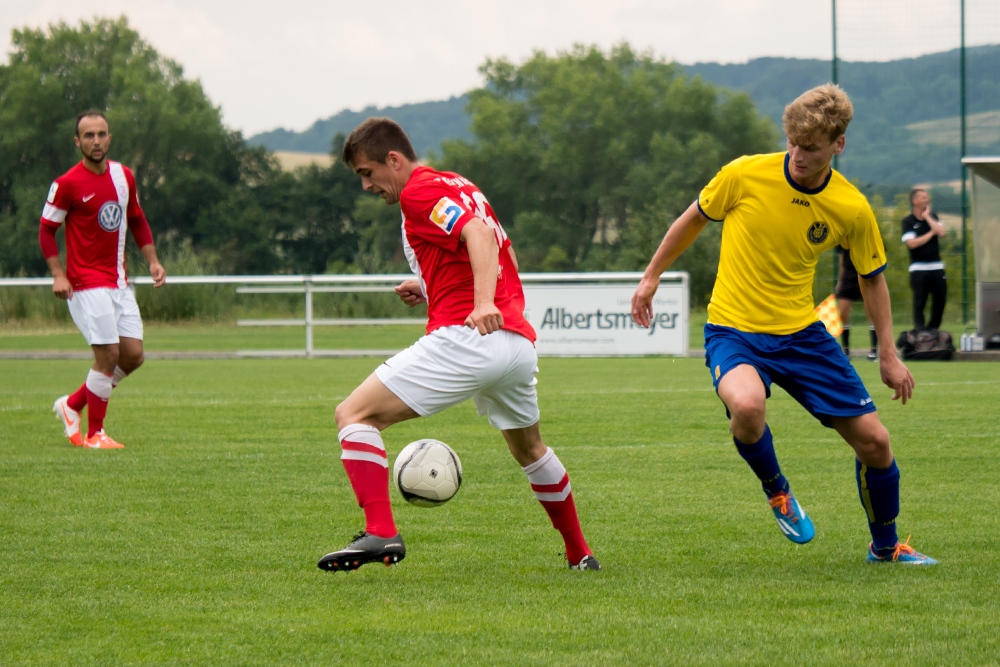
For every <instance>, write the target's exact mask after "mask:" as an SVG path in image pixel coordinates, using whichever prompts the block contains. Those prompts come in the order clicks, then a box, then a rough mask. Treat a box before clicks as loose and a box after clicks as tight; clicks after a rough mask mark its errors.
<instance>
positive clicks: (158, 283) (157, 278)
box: [149, 262, 167, 287]
mask: <svg viewBox="0 0 1000 667" xmlns="http://www.w3.org/2000/svg"><path fill="white" fill-rule="evenodd" d="M149 275H150V276H151V277H152V278H153V287H162V286H163V283H164V282H166V280H167V271H166V269H164V268H163V265H162V264H160V263H159V262H153V263H152V264H150V265H149Z"/></svg>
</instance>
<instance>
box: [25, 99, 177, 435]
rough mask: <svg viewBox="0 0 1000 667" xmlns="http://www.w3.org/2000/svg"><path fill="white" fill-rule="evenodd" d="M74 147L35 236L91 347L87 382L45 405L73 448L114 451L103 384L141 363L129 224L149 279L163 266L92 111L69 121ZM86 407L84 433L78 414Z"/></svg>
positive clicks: (127, 178)
mask: <svg viewBox="0 0 1000 667" xmlns="http://www.w3.org/2000/svg"><path fill="white" fill-rule="evenodd" d="M75 141H76V145H77V146H78V147H79V148H80V152H81V153H82V154H83V160H82V161H81V162H80V163H79V164H78V165H76V166H75V167H73V168H72V169H70V170H69V171H67V172H66V173H65V174H63V175H62V176H60V177H59V178H57V179H56V180H55V182H53V183H52V187H51V188H50V189H49V196H48V198H47V200H46V202H45V207H44V209H43V210H42V223H41V227H40V229H39V232H38V241H39V243H40V244H41V246H42V253H43V254H44V255H45V261H46V263H48V265H49V271H51V272H52V278H53V283H52V292H53V293H54V294H55V295H56V296H57V297H59V298H60V299H66V302H67V304H68V305H69V312H70V315H72V316H73V322H74V323H75V324H76V326H77V327H78V328H79V329H80V333H82V334H83V337H84V338H86V339H87V343H88V344H89V345H90V346H91V347H92V348H93V350H94V365H93V367H92V368H91V369H90V373H89V374H88V375H87V381H86V382H85V383H84V384H83V386H81V387H80V388H79V389H77V390H76V391H75V392H74V393H72V394H70V395H67V396H61V397H59V398H58V399H56V402H55V405H53V406H52V410H53V411H54V412H55V413H56V416H57V417H58V418H59V419H61V420H62V422H63V426H64V427H65V429H66V437H68V438H69V439H70V441H71V442H72V443H73V444H74V445H76V446H81V445H82V446H85V447H90V448H92V449H119V448H121V447H122V445H121V444H119V443H117V442H115V441H114V440H112V439H111V438H110V437H108V436H107V435H106V434H105V433H104V416H105V414H106V412H107V409H108V399H110V398H111V390H112V389H113V388H114V387H115V386H117V385H118V383H119V382H121V381H122V379H123V378H124V377H125V376H127V375H128V374H129V373H131V372H132V371H134V370H135V369H136V368H138V367H139V366H140V365H142V360H143V357H142V319H141V318H140V317H139V306H138V305H137V304H136V302H135V297H134V296H133V295H132V291H131V290H130V289H129V288H128V282H127V280H126V278H125V236H126V230H131V232H132V238H133V239H135V242H136V243H137V244H138V245H139V250H141V251H142V254H143V256H145V258H146V261H147V262H149V273H150V275H151V276H152V277H153V281H154V285H155V286H156V287H159V286H160V285H162V284H163V281H164V279H165V278H166V272H165V271H164V270H163V267H162V266H161V265H160V261H159V260H158V259H157V258H156V248H155V247H154V245H153V235H152V233H151V232H150V230H149V223H147V222H146V216H145V215H144V214H143V212H142V208H140V207H139V198H138V196H137V195H136V191H135V178H134V177H133V176H132V172H131V171H130V170H129V168H128V167H126V166H124V165H122V164H120V163H118V162H112V161H110V160H108V159H107V155H108V147H109V146H110V144H111V134H110V133H109V132H108V121H107V119H106V118H105V117H104V114H103V113H101V112H100V111H85V112H83V113H81V114H80V115H79V116H77V119H76V137H75ZM62 224H65V225H66V271H65V272H64V271H63V266H62V262H61V261H60V259H59V247H58V246H57V245H56V229H58V228H59V226H60V225H62ZM85 407H86V408H87V435H86V437H84V436H83V435H82V434H81V433H80V421H81V420H80V413H81V412H82V411H83V409H84V408H85Z"/></svg>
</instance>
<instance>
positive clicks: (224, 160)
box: [0, 17, 779, 303]
mask: <svg viewBox="0 0 1000 667" xmlns="http://www.w3.org/2000/svg"><path fill="white" fill-rule="evenodd" d="M12 44H13V50H12V52H11V54H10V59H9V62H8V64H7V65H4V66H0V236H2V238H3V243H2V244H0V274H3V275H8V276H9V275H45V273H46V267H45V263H44V261H43V259H42V257H41V252H40V251H39V249H38V244H37V231H38V218H39V214H40V210H41V206H42V203H43V202H44V200H45V196H46V192H47V189H48V187H49V184H50V183H51V181H52V180H53V179H54V178H55V177H56V176H58V175H60V174H62V173H63V172H65V171H66V170H67V169H68V168H69V167H71V166H72V165H73V164H75V163H76V162H77V161H78V160H79V155H78V153H77V149H76V147H75V146H74V144H73V142H72V137H73V134H74V122H75V117H76V114H77V113H78V112H79V111H81V110H84V109H89V108H96V109H102V110H105V112H106V114H107V117H108V121H109V125H110V128H111V132H112V135H113V141H112V148H111V153H110V154H111V157H112V158H113V159H116V160H120V161H122V162H123V163H125V164H128V165H130V166H131V167H132V169H133V171H134V172H135V175H136V180H137V183H138V188H139V192H140V196H141V202H142V206H143V208H144V209H145V211H146V214H147V217H148V218H149V220H150V224H151V226H152V228H153V231H154V235H155V238H156V241H157V244H158V246H159V247H160V248H161V255H162V256H163V257H164V259H165V261H166V263H167V268H168V270H169V269H170V266H169V262H170V260H171V253H172V252H173V251H174V250H177V249H184V252H186V253H187V256H188V257H189V256H190V254H191V253H194V254H195V255H196V256H197V257H198V258H199V259H198V262H197V265H198V266H199V267H201V268H202V269H203V270H205V271H211V272H217V273H232V274H251V273H325V272H326V273H331V272H333V273H340V272H390V271H400V270H405V268H406V264H405V260H404V258H403V256H402V252H401V244H400V241H399V220H400V218H399V211H398V207H387V206H385V205H384V204H383V203H382V202H381V200H380V199H378V198H376V197H374V196H372V195H368V194H366V193H364V192H363V191H362V190H361V185H360V182H359V181H360V179H358V178H357V177H356V176H355V175H354V174H352V173H351V171H350V170H349V169H348V168H347V167H345V166H344V165H343V164H341V163H340V162H339V161H335V162H334V164H333V165H332V166H331V167H329V168H320V167H316V166H314V167H310V168H304V169H299V170H297V171H295V172H293V173H286V172H282V171H281V170H280V169H279V168H278V166H277V163H276V162H275V160H274V159H273V157H272V156H271V155H270V154H269V153H268V152H267V151H266V150H265V149H264V148H261V147H251V146H248V145H247V142H246V141H245V140H244V138H243V137H242V135H241V134H240V133H239V132H235V131H232V130H229V129H227V128H226V127H225V125H224V124H223V122H222V117H221V113H220V109H219V107H217V106H215V105H213V104H212V102H211V101H210V100H209V99H208V97H207V96H206V95H205V93H204V91H203V89H202V87H201V85H200V83H199V82H198V81H195V80H190V79H186V78H184V76H183V69H182V68H181V66H180V65H179V64H177V63H176V62H174V61H172V60H170V59H168V58H164V57H163V56H161V55H160V54H158V53H157V52H156V50H155V49H154V48H153V47H152V46H151V45H149V44H148V43H147V42H146V41H145V40H143V39H142V38H141V36H140V35H139V34H138V33H137V32H136V31H134V30H133V29H132V28H131V27H129V25H128V22H127V20H126V19H125V18H124V17H123V18H119V19H116V20H112V19H99V20H95V21H93V22H89V23H88V22H83V23H80V24H79V25H77V26H70V25H67V24H64V23H60V24H57V25H51V26H49V27H48V29H47V30H43V29H36V30H33V29H24V30H15V31H14V33H13V39H12ZM481 73H482V75H483V77H484V85H483V87H482V88H479V89H477V90H474V91H472V92H471V93H470V94H469V105H468V112H469V114H470V116H471V119H472V122H471V125H470V131H471V136H472V138H471V139H470V140H452V141H446V142H444V143H443V144H442V145H441V149H440V152H439V154H432V155H431V156H430V162H431V163H432V164H433V165H434V166H435V167H437V168H441V169H446V170H454V171H458V172H460V173H462V174H463V175H465V176H467V177H468V178H470V179H471V180H472V181H473V182H475V183H476V184H477V185H478V186H479V187H480V188H481V189H482V190H483V192H484V193H485V194H486V196H487V198H488V199H489V200H490V202H491V204H492V206H493V208H494V210H495V211H496V212H497V214H498V216H499V217H500V220H501V223H502V224H504V226H505V228H506V230H507V232H508V234H509V236H510V237H511V240H512V242H513V243H514V245H515V248H516V249H517V252H518V257H519V259H520V261H521V264H522V269H523V270H527V271H563V270H580V271H590V270H635V269H640V268H642V267H643V266H644V264H645V262H646V261H647V260H648V257H649V256H650V255H651V254H652V252H653V250H654V249H655V246H656V245H657V244H658V243H659V240H660V238H661V237H662V235H663V233H664V232H665V231H666V228H667V227H668V226H669V223H670V222H671V221H672V220H673V219H674V218H675V217H676V215H678V214H679V213H680V212H681V211H682V210H683V209H684V208H686V207H687V206H688V205H689V204H690V202H691V201H693V200H694V198H695V197H696V196H697V193H698V190H699V189H700V188H701V187H702V186H703V185H704V184H705V183H706V182H707V181H708V180H709V179H710V178H711V177H712V175H713V174H714V173H715V172H716V171H717V170H718V169H719V168H720V167H721V166H722V165H723V164H725V163H726V162H727V161H729V160H731V159H733V158H735V157H738V156H740V155H743V154H747V153H758V152H766V151H769V150H773V148H774V146H775V145H776V142H777V140H778V137H779V133H778V132H777V130H776V128H775V126H774V124H773V123H772V122H771V121H770V120H769V119H767V118H764V117H762V116H761V115H760V114H758V112H757V110H756V109H755V108H754V105H753V103H752V102H751V101H750V98H749V97H748V96H747V95H746V94H745V93H733V92H730V91H727V90H723V89H720V88H717V87H715V86H713V85H711V84H708V83H706V82H704V81H702V80H700V79H697V78H696V79H693V80H692V79H689V78H687V77H686V76H684V74H683V72H682V70H681V69H680V68H679V67H678V66H676V65H674V64H671V63H668V62H665V61H663V60H661V59H658V58H656V57H654V56H653V55H652V54H651V53H638V52H636V51H634V50H633V49H632V48H631V47H629V46H628V45H627V44H621V45H618V46H616V47H614V48H612V49H611V50H610V51H607V52H605V51H602V50H601V49H599V48H597V47H585V46H578V47H575V48H574V49H572V50H570V51H567V52H562V53H558V54H556V55H554V56H549V55H546V54H545V53H542V52H537V53H535V54H534V55H533V56H532V57H531V58H530V59H528V60H527V61H525V62H523V63H520V64H516V63H513V62H511V61H509V60H506V59H498V60H490V61H487V62H486V63H485V64H484V65H483V66H482V68H481ZM342 143H343V135H342V134H341V135H338V136H337V137H335V138H334V140H333V142H332V145H331V146H330V150H331V152H332V153H333V155H334V156H335V157H336V156H338V155H339V152H340V147H341V146H342ZM720 234H721V229H720V227H719V226H712V227H710V229H709V231H708V232H707V233H705V234H702V236H701V237H700V238H699V239H698V241H697V242H696V244H695V246H694V247H693V248H692V249H691V250H690V251H688V252H687V253H685V255H684V256H683V257H682V260H681V262H679V264H678V266H677V268H678V269H680V270H688V271H689V272H691V274H692V286H693V291H692V297H693V300H694V301H695V302H696V303H701V302H704V301H705V300H706V299H707V296H708V294H709V293H710V291H711V287H712V283H713V282H714V273H715V267H716V264H717V262H716V259H717V253H718V241H719V236H720ZM178 252H179V250H178ZM132 266H133V270H135V266H136V264H133V265H132Z"/></svg>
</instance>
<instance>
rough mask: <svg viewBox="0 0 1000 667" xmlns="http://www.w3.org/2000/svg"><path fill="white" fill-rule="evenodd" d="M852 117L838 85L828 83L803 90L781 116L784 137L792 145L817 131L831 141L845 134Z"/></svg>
mask: <svg viewBox="0 0 1000 667" xmlns="http://www.w3.org/2000/svg"><path fill="white" fill-rule="evenodd" d="M853 117H854V107H853V106H852V105H851V100H849V99H848V98H847V93H845V92H844V91H843V90H842V89H841V87H840V86H838V85H836V84H833V83H828V84H825V85H823V86H817V87H816V88H813V89H812V90H807V91H806V92H804V93H802V94H801V95H799V96H798V98H796V100H795V101H794V102H792V103H791V104H789V105H788V106H787V107H785V113H784V115H783V116H782V117H781V120H782V124H783V125H784V128H785V136H786V137H788V138H789V139H790V140H792V142H794V143H796V144H797V143H800V142H801V143H805V142H808V141H809V140H810V139H812V137H814V136H815V135H816V134H817V133H818V132H821V133H823V134H824V135H825V136H826V137H828V138H829V139H830V141H831V142H833V141H836V140H837V139H839V138H840V136H841V135H842V134H844V132H846V131H847V126H848V124H850V122H851V119H852V118H853Z"/></svg>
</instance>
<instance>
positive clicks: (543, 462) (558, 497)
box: [521, 448, 593, 565]
mask: <svg viewBox="0 0 1000 667" xmlns="http://www.w3.org/2000/svg"><path fill="white" fill-rule="evenodd" d="M521 469H522V470H523V471H524V472H525V474H527V475H528V482H530V483H531V490H532V491H534V492H535V498H537V499H538V502H540V503H541V504H542V507H544V508H545V511H546V512H547V513H548V515H549V519H551V520H552V526H553V527H554V528H555V529H556V530H558V531H559V532H560V533H561V534H562V537H563V542H565V543H566V560H568V561H569V562H570V563H571V564H573V565H576V564H577V563H579V562H580V561H581V560H583V557H584V556H592V555H593V552H592V551H591V550H590V547H588V546H587V541H586V540H585V539H584V537H583V530H582V529H581V528H580V519H579V517H577V515H576V503H574V502H573V492H572V489H571V487H570V485H569V475H568V474H567V473H566V468H564V467H563V464H562V463H561V462H560V461H559V458H558V457H556V453H555V452H553V451H552V449H551V448H550V449H549V450H548V451H547V452H546V453H545V456H543V457H542V458H540V459H538V460H537V461H535V462H534V463H532V464H531V465H529V466H527V467H525V468H521Z"/></svg>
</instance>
